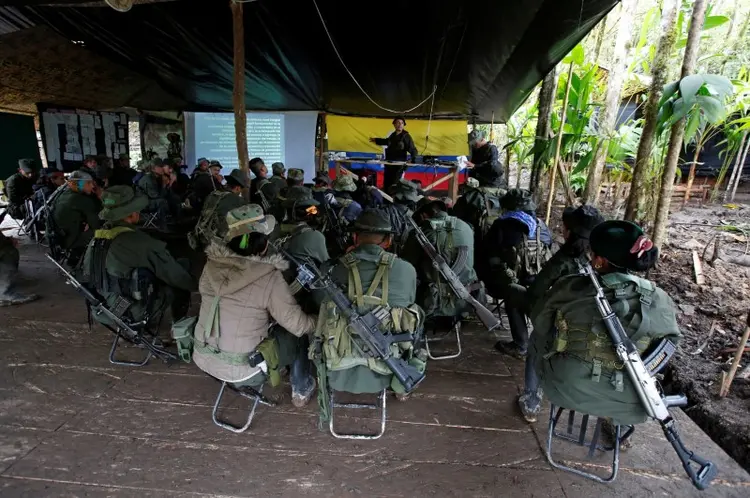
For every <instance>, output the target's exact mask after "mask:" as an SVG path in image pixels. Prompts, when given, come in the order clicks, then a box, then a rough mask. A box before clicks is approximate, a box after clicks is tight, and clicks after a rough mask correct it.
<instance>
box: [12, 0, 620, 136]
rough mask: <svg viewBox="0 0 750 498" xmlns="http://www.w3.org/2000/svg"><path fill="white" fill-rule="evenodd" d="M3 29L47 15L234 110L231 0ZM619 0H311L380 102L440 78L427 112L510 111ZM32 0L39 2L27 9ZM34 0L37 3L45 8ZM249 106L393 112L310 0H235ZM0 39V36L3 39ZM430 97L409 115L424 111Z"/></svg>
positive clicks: (91, 43)
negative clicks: (240, 3) (239, 4)
mask: <svg viewBox="0 0 750 498" xmlns="http://www.w3.org/2000/svg"><path fill="white" fill-rule="evenodd" d="M4 3H5V4H14V3H15V4H17V5H20V4H23V5H25V6H24V7H17V8H13V9H7V8H6V9H2V10H0V32H3V31H5V32H8V31H12V30H13V29H15V28H20V27H24V26H29V25H38V24H44V25H48V26H49V27H51V28H53V29H54V30H56V31H57V32H59V33H60V34H62V35H64V36H65V37H66V38H68V39H69V40H75V41H77V42H83V43H84V44H85V46H86V47H87V48H88V49H89V50H92V51H95V52H96V53H98V54H101V55H104V56H105V57H107V58H109V59H110V60H113V61H115V62H118V63H120V64H122V65H125V66H127V67H128V68H130V69H132V70H135V71H138V72H140V73H141V74H143V75H144V76H147V77H149V78H152V79H154V80H156V81H157V82H159V84H160V85H161V86H162V87H163V88H164V89H165V90H167V91H169V92H171V93H173V94H174V95H175V96H178V97H180V98H181V99H182V100H184V101H186V102H188V104H189V105H188V107H189V108H190V110H230V109H231V108H232V19H231V12H230V8H229V2H228V1H214V0H194V1H187V0H181V1H172V2H161V3H152V4H140V5H135V6H134V7H133V8H132V10H130V11H129V12H127V13H119V12H116V11H115V10H113V9H111V8H109V7H71V6H70V5H71V4H75V3H77V2H75V1H71V0H66V1H65V2H57V3H64V4H65V5H67V6H55V5H50V4H54V3H56V2H54V1H51V0H44V1H39V2H20V1H17V2H12V1H11V2H4ZM616 3H617V1H616V0H516V1H497V0H473V1H471V2H466V1H463V0H401V1H398V2H387V1H382V0H378V1H372V0H360V1H350V0H347V1H343V0H317V7H318V8H319V10H320V13H321V15H322V17H323V19H324V20H325V23H326V25H327V26H328V29H329V32H330V35H331V38H332V39H333V42H334V44H335V46H336V47H337V48H338V50H339V52H340V55H341V58H342V59H343V61H344V62H345V63H346V65H347V66H348V68H349V70H350V71H351V73H352V74H353V75H354V76H355V77H356V79H357V80H358V81H359V82H360V84H361V86H362V87H363V88H364V90H366V91H367V92H368V93H369V94H370V96H371V97H372V98H373V100H375V101H376V102H377V103H379V104H380V105H382V106H383V107H387V108H389V109H392V110H404V109H408V108H411V107H413V106H415V105H416V104H418V103H419V102H421V101H422V100H424V99H425V98H426V97H428V96H429V95H430V94H431V92H432V89H433V88H434V87H435V86H436V87H437V91H436V94H435V101H434V114H435V115H436V116H439V117H448V118H450V117H456V118H457V117H469V119H471V117H472V116H474V117H476V118H477V119H478V120H480V121H490V120H491V119H492V115H493V112H494V119H495V121H496V122H500V121H503V120H505V119H506V118H507V117H508V116H510V114H512V112H513V111H514V110H515V109H516V108H517V107H518V106H519V105H520V104H521V103H522V102H523V100H524V99H525V98H526V97H527V96H528V94H529V92H530V91H531V90H532V89H533V87H534V86H535V85H536V83H537V82H539V81H540V80H541V79H542V77H543V76H544V75H545V74H546V73H547V72H548V71H549V70H550V69H551V68H552V67H554V65H555V64H556V63H557V62H558V61H559V60H560V59H561V58H562V57H563V56H564V55H565V54H566V53H567V52H568V51H569V50H570V49H571V48H572V47H573V46H574V45H575V44H576V43H577V42H578V41H579V40H580V39H581V38H582V37H583V36H584V35H585V34H586V33H587V32H588V31H590V30H591V28H592V27H593V26H594V25H595V24H596V23H597V22H598V21H599V20H600V19H601V18H602V17H603V16H604V15H605V14H606V13H607V12H608V11H609V10H610V9H611V8H612V7H613V6H614V5H616ZM30 4H31V5H34V4H37V5H38V6H29V5H30ZM41 4H46V6H42V5H41ZM244 13H245V45H246V47H245V49H246V75H245V76H246V104H247V108H248V109H253V110H320V111H328V112H334V113H344V114H356V115H367V116H393V114H392V113H391V112H389V111H384V110H382V109H379V108H378V107H376V106H375V105H373V104H372V103H371V102H370V101H369V100H368V99H367V98H366V97H365V96H364V94H363V92H362V91H361V90H360V89H359V88H357V86H356V85H355V83H354V82H353V81H352V78H351V77H350V76H349V75H348V74H347V71H346V70H345V69H344V66H343V65H342V63H341V61H340V60H339V58H338V57H337V55H336V53H335V51H334V49H333V47H332V44H331V42H330V41H329V38H328V35H327V34H326V31H325V29H324V27H323V23H322V22H321V19H320V18H319V15H318V11H317V10H316V4H315V3H314V2H313V0H258V1H254V2H248V3H244ZM0 41H1V38H0ZM430 107H431V100H430V99H428V100H427V102H425V103H424V104H423V105H421V106H420V107H419V108H417V109H415V110H414V111H413V112H411V113H409V115H410V116H412V117H418V116H422V117H424V116H427V115H429V113H430Z"/></svg>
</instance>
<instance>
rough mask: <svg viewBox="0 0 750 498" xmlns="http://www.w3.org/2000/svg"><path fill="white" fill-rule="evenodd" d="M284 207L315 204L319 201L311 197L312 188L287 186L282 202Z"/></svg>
mask: <svg viewBox="0 0 750 498" xmlns="http://www.w3.org/2000/svg"><path fill="white" fill-rule="evenodd" d="M282 204H283V206H284V207H285V208H290V207H309V206H317V205H319V204H320V203H319V202H318V201H316V200H315V199H314V198H313V195H312V190H310V189H309V188H307V187H302V186H294V187H289V189H288V190H287V192H286V198H285V199H284V202H283V203H282Z"/></svg>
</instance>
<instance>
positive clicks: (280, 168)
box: [271, 162, 286, 176]
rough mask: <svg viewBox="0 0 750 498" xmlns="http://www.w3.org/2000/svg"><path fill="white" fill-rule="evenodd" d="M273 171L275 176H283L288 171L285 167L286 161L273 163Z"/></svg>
mask: <svg viewBox="0 0 750 498" xmlns="http://www.w3.org/2000/svg"><path fill="white" fill-rule="evenodd" d="M271 171H273V174H274V175H275V176H281V175H283V174H284V172H285V171H286V168H285V167H284V163H282V162H278V163H273V164H272V165H271Z"/></svg>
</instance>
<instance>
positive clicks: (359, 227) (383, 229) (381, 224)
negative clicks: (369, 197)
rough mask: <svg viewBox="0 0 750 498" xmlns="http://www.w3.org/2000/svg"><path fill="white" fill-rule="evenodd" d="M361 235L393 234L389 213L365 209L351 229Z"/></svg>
mask: <svg viewBox="0 0 750 498" xmlns="http://www.w3.org/2000/svg"><path fill="white" fill-rule="evenodd" d="M349 230H350V231H352V232H360V233H393V226H392V225H391V219H390V217H389V216H388V213H386V212H385V211H383V210H382V209H372V208H370V209H365V210H364V211H363V212H362V214H360V215H359V218H357V219H356V220H355V221H354V223H353V224H352V225H351V227H350V228H349Z"/></svg>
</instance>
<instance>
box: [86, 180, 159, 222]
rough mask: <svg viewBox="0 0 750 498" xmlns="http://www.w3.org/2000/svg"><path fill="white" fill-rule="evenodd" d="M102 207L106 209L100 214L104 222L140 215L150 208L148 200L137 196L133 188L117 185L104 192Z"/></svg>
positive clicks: (142, 196)
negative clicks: (134, 214) (135, 214)
mask: <svg viewBox="0 0 750 498" xmlns="http://www.w3.org/2000/svg"><path fill="white" fill-rule="evenodd" d="M76 173H78V172H76ZM73 174H75V173H73ZM102 206H104V209H102V210H101V211H100V212H99V218H101V219H102V220H104V221H118V220H122V219H124V218H125V217H127V216H129V215H131V214H133V213H140V212H141V211H142V210H143V209H144V208H145V207H146V206H148V198H147V197H146V196H145V195H140V194H136V193H135V191H134V190H133V188H132V187H129V186H127V185H116V186H114V187H110V188H108V189H107V190H105V191H104V192H102Z"/></svg>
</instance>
